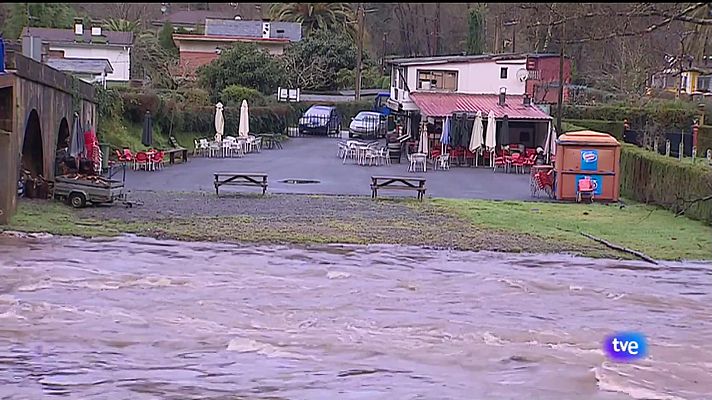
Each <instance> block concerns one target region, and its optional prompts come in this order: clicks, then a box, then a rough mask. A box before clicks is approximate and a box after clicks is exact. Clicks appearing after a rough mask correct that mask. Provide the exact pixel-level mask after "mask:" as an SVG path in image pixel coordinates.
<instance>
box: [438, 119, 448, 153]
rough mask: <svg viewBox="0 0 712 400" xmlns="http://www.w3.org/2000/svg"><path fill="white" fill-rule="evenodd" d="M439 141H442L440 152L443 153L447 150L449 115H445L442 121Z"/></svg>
mask: <svg viewBox="0 0 712 400" xmlns="http://www.w3.org/2000/svg"><path fill="white" fill-rule="evenodd" d="M440 143H442V150H441V151H440V152H441V153H442V154H445V150H447V145H449V144H450V117H445V122H443V133H442V135H441V136H440Z"/></svg>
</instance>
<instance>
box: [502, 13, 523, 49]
mask: <svg viewBox="0 0 712 400" xmlns="http://www.w3.org/2000/svg"><path fill="white" fill-rule="evenodd" d="M518 24H519V21H516V20H511V21H507V22H505V23H504V26H511V27H512V53H516V52H517V25H518Z"/></svg>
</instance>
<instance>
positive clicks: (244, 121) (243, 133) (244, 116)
mask: <svg viewBox="0 0 712 400" xmlns="http://www.w3.org/2000/svg"><path fill="white" fill-rule="evenodd" d="M237 133H238V136H240V137H242V138H247V136H248V135H249V133H250V110H249V108H248V107H247V100H242V106H240V129H239V130H238V132H237Z"/></svg>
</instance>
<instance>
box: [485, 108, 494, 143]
mask: <svg viewBox="0 0 712 400" xmlns="http://www.w3.org/2000/svg"><path fill="white" fill-rule="evenodd" d="M496 135H497V121H496V120H495V119H494V111H490V112H489V114H488V115H487V132H486V135H485V146H486V147H487V150H490V151H491V150H494V148H495V147H496V146H497V137H496Z"/></svg>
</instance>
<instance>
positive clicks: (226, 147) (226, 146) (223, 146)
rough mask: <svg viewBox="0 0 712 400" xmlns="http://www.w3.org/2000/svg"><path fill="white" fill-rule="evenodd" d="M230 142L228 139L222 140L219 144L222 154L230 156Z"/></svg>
mask: <svg viewBox="0 0 712 400" xmlns="http://www.w3.org/2000/svg"><path fill="white" fill-rule="evenodd" d="M231 144H232V142H231V141H230V140H223V141H222V143H221V144H220V149H221V150H222V156H223V158H224V157H227V156H228V155H231V156H232V146H231Z"/></svg>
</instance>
